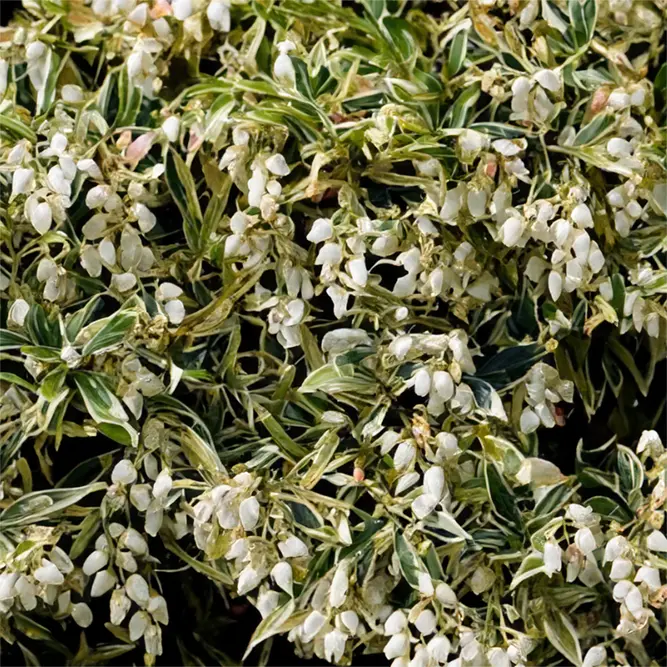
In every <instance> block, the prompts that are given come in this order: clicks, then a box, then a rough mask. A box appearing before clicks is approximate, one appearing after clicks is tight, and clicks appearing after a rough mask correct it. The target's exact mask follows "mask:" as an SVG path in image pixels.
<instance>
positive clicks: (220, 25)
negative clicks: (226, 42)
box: [206, 0, 231, 32]
mask: <svg viewBox="0 0 667 667" xmlns="http://www.w3.org/2000/svg"><path fill="white" fill-rule="evenodd" d="M206 18H207V19H208V22H209V23H210V24H211V28H213V30H219V31H220V32H229V30H230V28H231V16H230V13H229V0H213V2H211V4H209V6H208V7H207V8H206Z"/></svg>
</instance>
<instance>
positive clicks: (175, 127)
mask: <svg viewBox="0 0 667 667" xmlns="http://www.w3.org/2000/svg"><path fill="white" fill-rule="evenodd" d="M180 129H181V121H180V120H179V118H178V116H169V118H167V119H166V120H165V121H164V122H163V123H162V131H163V132H164V134H165V136H166V137H167V139H168V140H169V141H171V142H174V141H177V140H178V134H179V131H180Z"/></svg>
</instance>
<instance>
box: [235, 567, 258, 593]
mask: <svg viewBox="0 0 667 667" xmlns="http://www.w3.org/2000/svg"><path fill="white" fill-rule="evenodd" d="M263 578H264V577H262V576H261V575H260V573H259V572H258V571H257V570H255V569H254V568H253V567H252V566H250V565H247V566H246V567H245V568H244V569H243V570H242V571H241V573H240V574H239V578H238V583H237V592H238V594H239V595H245V594H246V593H248V592H250V591H251V590H252V589H253V588H257V586H259V584H260V582H261V581H262V579H263Z"/></svg>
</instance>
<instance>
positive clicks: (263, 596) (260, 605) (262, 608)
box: [255, 591, 280, 618]
mask: <svg viewBox="0 0 667 667" xmlns="http://www.w3.org/2000/svg"><path fill="white" fill-rule="evenodd" d="M279 600H280V593H278V591H264V592H263V593H260V594H259V596H258V597H257V603H256V605H255V606H256V607H257V611H259V613H260V614H261V616H262V618H266V617H267V616H268V615H269V614H270V613H271V612H272V611H273V610H274V609H276V608H277V607H278V602H279Z"/></svg>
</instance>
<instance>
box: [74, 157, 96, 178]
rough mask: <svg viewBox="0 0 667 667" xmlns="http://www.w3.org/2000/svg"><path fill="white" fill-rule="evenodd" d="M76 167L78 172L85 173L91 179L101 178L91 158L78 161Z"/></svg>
mask: <svg viewBox="0 0 667 667" xmlns="http://www.w3.org/2000/svg"><path fill="white" fill-rule="evenodd" d="M76 167H77V169H79V170H80V171H84V172H86V173H87V174H88V175H89V176H91V177H92V178H97V179H100V178H102V172H101V171H100V168H99V167H98V166H97V164H96V163H95V160H92V159H91V158H85V159H83V160H79V161H78V162H77V165H76Z"/></svg>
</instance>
